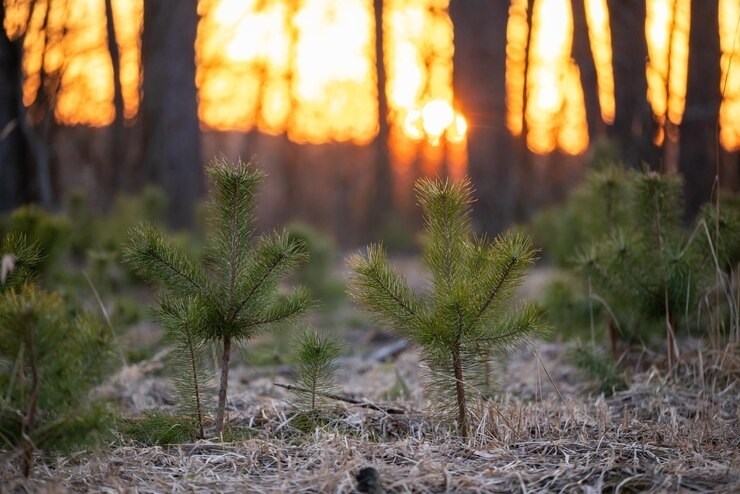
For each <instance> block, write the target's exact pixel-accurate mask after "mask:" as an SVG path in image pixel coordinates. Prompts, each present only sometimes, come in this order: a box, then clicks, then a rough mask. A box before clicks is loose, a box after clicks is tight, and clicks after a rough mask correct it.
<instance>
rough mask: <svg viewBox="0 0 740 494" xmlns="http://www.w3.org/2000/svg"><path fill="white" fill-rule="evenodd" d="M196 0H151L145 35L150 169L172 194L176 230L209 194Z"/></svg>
mask: <svg viewBox="0 0 740 494" xmlns="http://www.w3.org/2000/svg"><path fill="white" fill-rule="evenodd" d="M197 24H198V13H197V2H196V0H185V1H183V0H159V1H153V0H147V1H145V2H144V32H143V35H142V43H141V50H142V68H143V91H144V94H143V98H142V119H143V130H144V157H143V161H144V169H145V170H146V174H147V177H148V179H149V181H150V182H153V183H154V184H156V185H158V186H160V187H162V189H163V190H164V191H165V192H166V193H167V196H168V197H169V204H168V211H167V213H168V214H167V216H168V220H169V222H170V224H171V225H172V226H173V227H176V228H187V227H190V226H192V224H193V221H194V210H195V204H196V202H197V201H198V200H199V199H200V197H201V195H202V193H203V189H204V186H203V167H202V164H201V156H200V147H201V146H200V129H199V121H198V104H197V91H196V87H195V36H196V28H197Z"/></svg>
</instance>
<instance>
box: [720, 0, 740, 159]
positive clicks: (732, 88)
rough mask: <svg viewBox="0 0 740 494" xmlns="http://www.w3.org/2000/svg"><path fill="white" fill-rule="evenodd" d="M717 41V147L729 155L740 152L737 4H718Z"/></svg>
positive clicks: (725, 0)
mask: <svg viewBox="0 0 740 494" xmlns="http://www.w3.org/2000/svg"><path fill="white" fill-rule="evenodd" d="M719 11H720V16H719V39H720V46H721V50H722V60H721V64H720V65H721V67H722V77H721V79H720V91H722V92H723V93H724V97H723V99H722V106H721V107H720V110H719V118H720V134H719V138H720V143H721V144H722V147H724V148H725V149H727V150H728V151H738V150H740V29H738V20H739V19H740V0H720V2H719Z"/></svg>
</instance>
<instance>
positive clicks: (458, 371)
mask: <svg viewBox="0 0 740 494" xmlns="http://www.w3.org/2000/svg"><path fill="white" fill-rule="evenodd" d="M462 330H463V328H462V321H461V320H460V314H459V313H458V321H457V334H456V335H455V341H454V342H453V344H452V366H453V368H454V372H455V392H456V395H457V420H458V429H459V431H460V435H461V436H462V437H463V439H467V438H468V410H467V408H468V407H467V404H466V402H465V381H464V376H463V370H462V357H461V355H460V339H461V337H462Z"/></svg>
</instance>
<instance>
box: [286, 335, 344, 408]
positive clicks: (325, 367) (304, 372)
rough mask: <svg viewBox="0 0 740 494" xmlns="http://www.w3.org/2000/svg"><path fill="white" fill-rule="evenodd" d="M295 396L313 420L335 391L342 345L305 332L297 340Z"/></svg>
mask: <svg viewBox="0 0 740 494" xmlns="http://www.w3.org/2000/svg"><path fill="white" fill-rule="evenodd" d="M298 343H299V353H298V376H297V379H296V381H297V384H298V388H297V389H296V396H297V397H298V398H299V399H300V400H301V402H302V403H303V405H304V408H305V409H306V410H308V412H309V413H310V416H311V417H312V418H315V417H316V415H317V414H318V408H319V406H320V405H321V404H322V402H323V401H324V397H325V396H326V395H327V394H329V393H334V392H336V390H337V358H338V357H339V355H340V354H341V352H342V346H341V345H340V344H339V342H337V341H336V340H334V339H333V338H331V337H329V336H325V335H321V334H319V333H318V332H316V331H311V330H309V331H306V332H305V333H303V335H302V336H301V338H300V340H299V342H298Z"/></svg>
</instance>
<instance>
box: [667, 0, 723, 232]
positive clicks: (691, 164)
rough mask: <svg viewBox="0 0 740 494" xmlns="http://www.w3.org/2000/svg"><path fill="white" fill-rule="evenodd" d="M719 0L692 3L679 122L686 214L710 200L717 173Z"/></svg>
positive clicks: (696, 209)
mask: <svg viewBox="0 0 740 494" xmlns="http://www.w3.org/2000/svg"><path fill="white" fill-rule="evenodd" d="M718 14H719V11H718V4H717V2H716V1H712V2H692V3H691V32H690V37H689V67H688V68H689V72H688V81H687V87H686V110H685V111H684V117H683V121H682V122H681V125H680V126H679V131H680V137H679V139H680V141H679V161H678V169H679V171H680V172H681V173H682V174H683V176H684V178H685V181H684V191H685V197H686V218H687V219H691V218H693V217H694V215H695V214H696V213H697V212H698V211H699V207H700V206H701V205H702V204H703V203H704V202H706V201H707V200H709V197H710V195H711V192H712V185H713V183H714V177H715V176H716V175H717V172H718V169H717V158H718V156H717V132H716V129H717V115H718V114H719V106H720V103H721V99H722V96H721V94H720V46H719V34H718V33H719V20H718Z"/></svg>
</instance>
